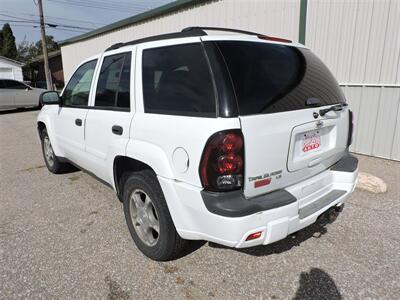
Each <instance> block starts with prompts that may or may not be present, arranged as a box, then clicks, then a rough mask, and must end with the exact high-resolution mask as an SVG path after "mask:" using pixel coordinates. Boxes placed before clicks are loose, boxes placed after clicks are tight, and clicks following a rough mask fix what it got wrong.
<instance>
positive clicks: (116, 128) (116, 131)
mask: <svg viewBox="0 0 400 300" xmlns="http://www.w3.org/2000/svg"><path fill="white" fill-rule="evenodd" d="M111 130H112V133H114V134H116V135H122V133H123V132H124V129H123V128H122V127H121V126H119V125H114V126H113V127H112V128H111Z"/></svg>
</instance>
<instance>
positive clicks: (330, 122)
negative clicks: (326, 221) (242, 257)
mask: <svg viewBox="0 0 400 300" xmlns="http://www.w3.org/2000/svg"><path fill="white" fill-rule="evenodd" d="M41 100H42V103H43V104H45V106H44V107H43V108H42V111H41V112H40V114H39V117H38V121H37V122H38V123H37V125H38V130H39V135H40V138H41V140H42V149H43V154H44V159H45V162H46V165H47V167H48V169H49V170H50V172H53V173H61V172H63V171H65V169H66V167H67V166H68V164H70V163H72V164H75V165H77V166H79V167H80V168H82V169H84V170H87V171H88V172H90V173H92V174H94V175H95V176H96V177H98V178H100V179H101V180H102V181H104V182H106V183H108V184H109V185H111V186H112V187H113V188H114V189H115V191H116V193H117V195H118V198H119V199H120V200H121V201H122V202H123V203H124V212H125V216H126V222H127V224H128V227H129V230H130V233H131V235H132V238H133V240H134V241H135V243H136V245H137V247H138V248H139V249H140V250H141V251H142V252H143V253H144V254H145V255H147V256H148V257H150V258H152V259H156V260H169V259H173V258H176V257H178V256H179V254H180V253H181V252H182V250H183V249H184V248H185V247H186V246H187V244H188V243H189V240H207V241H213V242H215V243H219V244H222V245H226V246H230V247H237V248H241V247H251V246H255V245H266V244H270V243H273V242H275V241H278V240H280V239H283V238H285V237H286V236H287V235H289V234H291V233H293V232H295V231H298V230H300V229H302V228H304V227H306V226H308V225H310V224H312V223H314V222H315V221H316V220H317V218H319V217H320V216H322V215H324V216H326V214H329V215H330V216H335V215H336V214H337V213H338V212H340V211H341V210H342V208H343V203H344V201H345V199H346V198H347V197H348V196H349V194H350V193H351V192H352V191H353V189H354V186H355V183H356V178H357V172H358V161H357V159H356V158H355V157H353V156H351V155H350V154H349V152H348V148H349V146H350V144H351V140H352V130H353V126H352V113H351V111H350V110H349V109H348V107H347V104H346V102H345V98H344V95H343V93H342V91H341V90H340V88H339V86H338V84H337V82H336V80H335V79H334V77H333V76H332V74H331V73H330V71H329V70H328V69H327V67H326V66H325V65H324V64H323V63H322V62H321V61H320V60H319V59H318V58H317V57H316V56H315V55H314V54H313V53H312V52H311V51H310V50H308V49H306V48H305V47H304V46H303V45H300V44H296V43H292V42H290V41H288V40H284V39H280V38H273V37H268V36H265V35H261V34H257V33H252V32H245V31H240V30H233V29H222V28H205V27H202V28H200V27H191V28H186V29H184V30H183V31H182V32H178V33H172V34H166V35H160V36H155V37H150V38H145V39H140V40H136V41H132V42H128V43H120V44H116V45H113V46H111V47H110V48H108V49H107V50H106V51H105V52H104V53H101V54H99V55H97V56H94V57H92V58H90V59H88V60H86V61H84V62H83V63H82V64H81V65H80V66H79V67H78V68H77V69H76V71H75V73H74V74H73V75H72V77H71V79H70V81H69V82H68V84H67V85H66V87H65V89H64V90H63V92H62V93H61V95H60V96H59V95H58V94H57V93H56V92H46V93H43V94H42V96H41ZM50 104H53V105H50Z"/></svg>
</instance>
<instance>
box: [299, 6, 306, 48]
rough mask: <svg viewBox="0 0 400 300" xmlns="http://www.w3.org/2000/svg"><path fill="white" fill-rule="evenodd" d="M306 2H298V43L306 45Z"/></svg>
mask: <svg viewBox="0 0 400 300" xmlns="http://www.w3.org/2000/svg"><path fill="white" fill-rule="evenodd" d="M307 2H308V1H307V0H300V20H299V43H301V44H303V45H304V44H305V43H306V23H307Z"/></svg>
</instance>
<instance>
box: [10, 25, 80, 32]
mask: <svg viewBox="0 0 400 300" xmlns="http://www.w3.org/2000/svg"><path fill="white" fill-rule="evenodd" d="M13 27H24V28H38V27H39V25H23V24H16V25H13ZM47 29H49V30H50V29H54V30H62V31H70V32H79V33H85V32H87V31H83V30H78V29H67V28H53V27H48V28H47Z"/></svg>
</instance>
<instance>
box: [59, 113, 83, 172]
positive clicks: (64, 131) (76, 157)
mask: <svg viewBox="0 0 400 300" xmlns="http://www.w3.org/2000/svg"><path fill="white" fill-rule="evenodd" d="M87 113H88V109H85V108H72V107H60V108H59V110H58V113H57V115H56V116H55V118H54V123H55V126H54V128H55V138H56V140H57V143H58V145H59V146H60V147H62V149H63V150H64V152H65V155H66V157H67V158H68V159H70V160H71V161H73V162H74V163H76V164H78V165H80V166H81V167H83V168H86V165H87V163H86V162H85V119H86V115H87ZM79 120H80V121H79ZM79 123H80V125H79Z"/></svg>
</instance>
